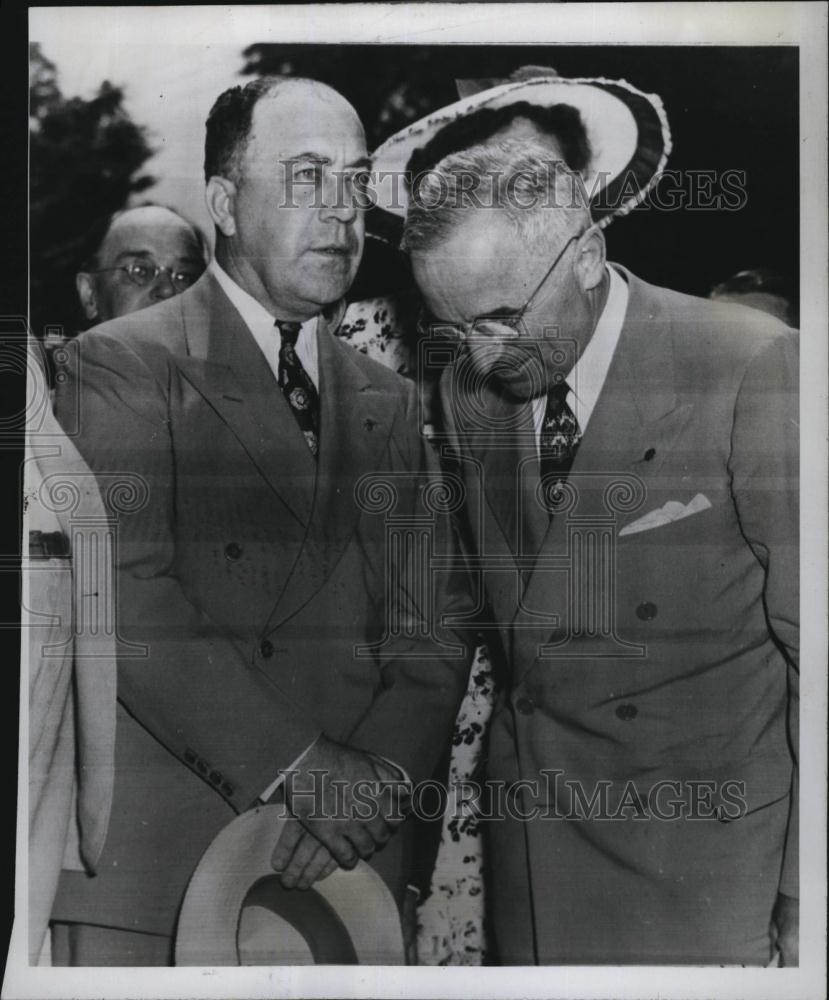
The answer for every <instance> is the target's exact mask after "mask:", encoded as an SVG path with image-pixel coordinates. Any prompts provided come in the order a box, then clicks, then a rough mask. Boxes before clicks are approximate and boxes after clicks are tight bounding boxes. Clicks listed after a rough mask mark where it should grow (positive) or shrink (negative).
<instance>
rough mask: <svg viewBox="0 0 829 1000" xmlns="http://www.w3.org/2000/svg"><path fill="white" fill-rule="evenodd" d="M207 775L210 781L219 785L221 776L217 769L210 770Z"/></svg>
mask: <svg viewBox="0 0 829 1000" xmlns="http://www.w3.org/2000/svg"><path fill="white" fill-rule="evenodd" d="M209 777H210V781H211V782H212V783H213V784H214V785H220V784H221V783H222V776H221V774H219V772H218V771H211V772H210V775H209Z"/></svg>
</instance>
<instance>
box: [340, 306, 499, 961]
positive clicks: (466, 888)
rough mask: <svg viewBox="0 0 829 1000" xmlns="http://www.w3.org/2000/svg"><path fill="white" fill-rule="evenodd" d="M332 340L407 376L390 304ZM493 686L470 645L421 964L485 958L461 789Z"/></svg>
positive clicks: (470, 829) (476, 752) (421, 928)
mask: <svg viewBox="0 0 829 1000" xmlns="http://www.w3.org/2000/svg"><path fill="white" fill-rule="evenodd" d="M338 335H339V336H340V337H341V338H342V339H343V340H345V341H347V342H348V343H349V344H351V345H352V347H354V348H356V349H357V350H358V351H362V352H363V354H367V355H368V356H369V357H371V358H373V359H374V360H375V361H379V362H380V363H381V364H384V365H386V366H387V367H388V368H391V369H392V370H393V371H396V372H398V373H399V374H401V375H406V376H409V377H413V366H412V359H411V351H410V350H409V348H408V346H407V344H406V343H405V342H404V340H403V338H402V336H401V324H400V323H399V322H398V317H397V312H396V308H395V303H394V300H393V299H388V298H374V299H365V300H363V301H360V302H353V303H351V304H350V305H349V307H348V310H347V312H346V314H345V318H344V319H343V322H342V325H341V326H340V329H339V331H338ZM494 687H495V685H494V680H493V674H492V669H491V665H490V662H489V658H488V655H487V651H486V647H485V646H483V645H481V646H478V648H477V649H476V650H475V657H474V660H473V663H472V669H471V671H470V675H469V684H468V686H467V690H466V694H465V695H464V699H463V702H462V704H461V707H460V710H459V712H458V717H457V719H456V721H455V729H454V732H453V734H452V752H451V758H450V762H449V782H448V791H449V795H448V799H447V808H446V812H445V814H444V817H443V827H442V830H441V837H440V847H439V848H438V853H437V858H436V861H435V868H434V871H433V873H432V880H431V886H430V891H429V892H428V893H427V894H426V896H425V897H424V898H423V899H422V900H421V902H420V905H419V907H418V937H417V941H418V957H419V961H420V964H421V965H481V964H483V963H484V962H485V961H486V960H487V955H488V950H487V937H486V927H485V924H484V902H485V895H484V879H483V844H482V838H481V833H480V830H479V827H478V821H477V816H476V810H475V803H474V801H468V800H467V797H466V796H465V795H464V794H463V793H462V792H461V789H462V788H463V785H464V783H465V782H468V781H469V780H470V779H471V778H472V776H473V775H474V774H476V773H477V770H478V768H479V765H480V763H481V754H482V748H483V737H484V734H485V732H486V728H487V724H488V722H489V717H490V715H491V714H492V706H493V702H494Z"/></svg>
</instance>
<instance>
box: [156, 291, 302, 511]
mask: <svg viewBox="0 0 829 1000" xmlns="http://www.w3.org/2000/svg"><path fill="white" fill-rule="evenodd" d="M203 282H204V285H203V287H201V286H202V282H200V283H199V286H200V287H199V288H198V290H199V292H203V294H199V295H198V296H194V297H193V299H191V305H190V307H189V308H188V309H187V310H186V312H185V314H184V322H185V336H186V340H187V348H188V355H187V356H186V357H176V358H175V362H176V364H177V366H178V367H179V369H180V370H181V371H182V373H183V374H184V375H185V377H186V378H187V380H188V381H189V382H190V383H191V384H192V385H193V386H194V387H195V388H196V389H197V390H198V391H199V392H200V393H201V394H202V396H204V398H205V399H206V400H207V401H208V402H209V403H210V405H211V406H212V407H213V408H214V409H215V410H216V412H217V413H218V414H219V416H220V417H221V418H222V420H224V422H225V423H226V424H227V426H228V427H229V428H230V430H231V431H233V433H234V434H235V435H236V437H237V438H238V440H239V442H240V443H241V445H242V446H243V447H244V449H245V450H246V451H247V453H248V455H249V456H250V458H251V460H252V461H253V463H254V464H255V465H256V467H257V468H258V469H259V471H260V472H261V473H262V475H263V476H264V477H265V479H266V480H267V481H268V483H269V484H270V486H271V487H272V489H273V490H274V492H276V493H277V494H278V495H279V497H280V498H281V499H282V501H283V502H284V503H285V505H286V506H287V507H288V509H289V510H290V512H291V513H292V514H293V516H294V517H295V518H296V519H297V520H298V521H299V522H300V523H301V524H303V525H307V524H308V522H309V517H310V512H311V507H312V503H313V497H314V489H315V479H316V463H315V462H314V458H313V456H312V455H311V452H310V451H309V449H308V446H307V444H306V443H305V440H304V438H303V436H302V434H301V433H300V432H299V428H298V426H297V423H296V420H295V418H294V416H293V414H292V413H291V411H290V408H289V406H288V404H287V402H286V401H285V398H284V397H283V395H282V393H281V392H280V391H279V387H278V386H277V384H276V380H275V379H274V376H273V372H272V371H271V368H270V366H269V365H268V363H267V361H266V360H265V357H264V356H263V354H262V352H261V351H260V349H259V347H258V345H257V344H256V341H255V340H254V339H253V336H252V335H251V333H250V331H249V330H248V329H247V327H246V326H245V324H244V321H243V320H242V318H241V316H240V315H239V313H238V312H237V311H236V309H235V308H234V307H233V305H232V304H231V303H230V301H229V300H228V299H227V297H226V296H225V295H224V293H223V292H222V290H221V289H220V287H219V285H218V283H217V282H216V281H215V280H214V279H213V277H212V276H211V275H209V274H208V275H207V276H206V277H205V279H203ZM194 291H195V289H194Z"/></svg>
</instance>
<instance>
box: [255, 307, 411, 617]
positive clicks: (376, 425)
mask: <svg viewBox="0 0 829 1000" xmlns="http://www.w3.org/2000/svg"><path fill="white" fill-rule="evenodd" d="M333 326H334V324H333V323H332V324H330V325H329V323H327V322H325V321H324V320H323V319H321V321H320V325H319V329H318V332H317V342H318V346H319V360H320V400H321V405H322V410H321V422H320V450H319V470H318V475H317V488H316V493H315V496H314V503H313V511H312V514H311V522H310V526H309V530H308V534H307V536H306V540H305V545H304V546H303V549H302V552H301V553H300V556H299V559H298V560H297V563H296V566H295V567H294V571H293V574H292V575H291V578H290V580H289V583H288V585H287V587H286V588H285V593H284V596H283V599H282V600H281V601H280V602H279V603H278V605H277V606H276V608H275V609H274V613H273V615H272V616H271V619H270V622H269V624H268V628H269V630H271V629H274V628H277V627H278V626H279V625H280V624H282V623H283V622H284V621H286V620H287V619H288V618H290V617H291V616H292V615H294V614H296V612H297V611H299V610H300V609H301V608H302V607H303V606H304V605H305V604H307V602H308V601H309V600H310V599H311V598H312V597H313V596H314V594H315V593H316V592H317V591H318V590H319V589H320V588H321V587H322V585H323V584H324V583H325V581H326V580H327V579H328V577H329V576H330V575H331V574H332V573H333V571H334V569H335V568H336V566H337V563H338V562H339V560H340V558H341V556H342V554H343V552H344V551H345V548H346V546H347V545H348V543H349V541H350V539H351V537H352V535H353V534H354V531H355V529H356V526H357V521H358V519H359V517H360V508H359V506H358V504H357V501H356V499H355V496H354V490H355V486H356V484H357V483H358V482H359V480H360V479H361V477H362V476H364V475H366V474H367V473H370V472H375V471H378V470H380V468H381V466H382V464H383V463H382V462H381V457H382V454H383V452H384V450H385V448H386V445H387V443H388V440H389V437H390V435H391V431H392V425H393V422H394V415H395V412H396V409H397V404H398V400H397V397H396V396H395V395H393V394H391V393H389V392H388V391H387V390H385V389H381V388H380V387H378V386H376V385H373V384H372V381H371V377H370V375H369V374H368V372H367V371H366V370H365V369H364V368H363V367H362V366H361V365H360V363H359V357H358V355H357V353H356V352H355V350H354V348H352V347H349V346H348V345H347V344H343V343H342V342H341V341H339V340H337V338H336V337H335V336H334V334H333V332H332V327H333ZM309 454H310V453H309Z"/></svg>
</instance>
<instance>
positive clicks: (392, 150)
mask: <svg viewBox="0 0 829 1000" xmlns="http://www.w3.org/2000/svg"><path fill="white" fill-rule="evenodd" d="M530 69H531V70H537V71H538V74H539V75H532V76H530V78H529V79H517V80H516V79H513V80H510V81H508V82H505V83H500V84H498V85H497V86H486V89H483V90H476V81H468V80H467V81H459V82H458V90H459V92H460V93H462V94H464V96H462V97H461V99H460V100H459V101H456V102H455V103H454V104H450V105H449V106H448V107H445V108H441V109H440V110H439V111H435V112H433V113H432V114H430V115H428V116H427V117H425V118H422V119H421V120H420V121H418V122H415V123H414V124H412V125H409V126H408V127H407V128H405V129H402V130H401V131H400V132H398V133H397V134H396V135H393V136H392V137H391V138H390V139H387V140H386V141H385V142H384V143H383V144H382V145H381V146H380V147H379V148H378V149H377V151H376V152H375V153H374V155H373V157H372V167H373V172H374V176H375V181H374V197H375V199H376V201H377V204H378V205H379V207H380V208H383V209H385V210H386V211H388V212H391V213H393V214H394V215H397V216H399V217H401V218H403V217H405V215H406V208H407V205H408V184H407V183H401V182H400V180H399V178H401V177H402V176H403V175H404V174H405V172H406V170H407V168H408V167H409V161H410V159H411V156H412V154H413V153H414V152H415V150H417V149H419V148H421V147H423V146H424V145H425V144H426V143H428V142H429V141H430V140H431V139H432V138H434V136H435V135H437V133H438V132H439V131H440V130H441V129H442V128H443V127H444V126H445V125H447V124H449V123H450V122H453V121H456V120H457V119H459V118H462V117H464V116H465V115H469V114H472V113H473V112H475V111H478V110H479V109H481V108H492V109H496V108H502V107H505V106H506V105H509V104H513V103H517V102H519V101H525V102H528V103H530V104H534V105H538V106H540V107H544V108H549V107H552V106H553V105H556V104H566V105H569V106H570V107H573V108H576V110H577V111H578V112H579V113H580V115H581V119H582V122H583V124H584V127H585V131H586V133H587V139H588V142H589V144H590V149H591V156H590V160H589V163H588V165H587V166H586V167H585V168H584V170H582V171H581V174H582V178H583V180H584V184H585V187H586V189H587V193H588V196H589V198H590V207H591V212H592V214H593V218H594V220H595V221H597V222H600V224H601V225H606V224H607V223H608V222H609V221H610V220H611V219H612V218H614V217H616V216H618V215H626V214H627V213H628V212H629V211H630V210H631V209H632V208H633V207H634V206H635V205H637V204H639V202H641V201H642V200H643V199H644V197H645V195H646V194H647V192H648V191H649V190H650V188H651V187H653V186H654V184H656V182H657V181H658V179H659V174H660V172H661V171H662V170H663V169H664V167H665V164H666V163H667V161H668V154H669V153H670V151H671V133H670V128H669V126H668V119H667V117H666V115H665V109H664V107H663V105H662V101H661V100H660V98H659V97H658V96H657V95H656V94H645V93H643V92H642V91H641V90H638V89H637V88H636V87H634V86H632V85H631V84H629V83H627V82H626V81H624V80H605V79H603V78H573V79H567V78H564V77H559V76H557V75H555V73H554V71H551V70H546V71H545V70H544V69H543V67H530ZM519 72H520V73H521V75H522V76H523V75H524V73H525V71H519ZM542 73H546V75H540V74H542ZM482 82H483V81H482ZM490 82H491V81H486V82H485V83H486V84H488V83H490ZM384 178H385V179H384ZM389 178H398V180H397V181H396V182H395V183H390V182H389Z"/></svg>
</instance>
